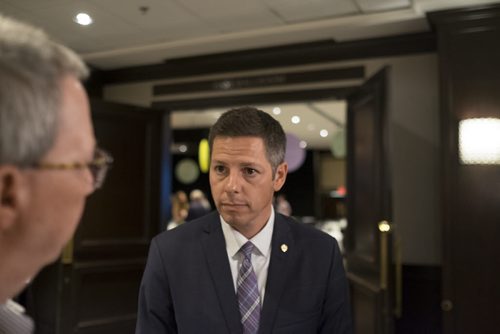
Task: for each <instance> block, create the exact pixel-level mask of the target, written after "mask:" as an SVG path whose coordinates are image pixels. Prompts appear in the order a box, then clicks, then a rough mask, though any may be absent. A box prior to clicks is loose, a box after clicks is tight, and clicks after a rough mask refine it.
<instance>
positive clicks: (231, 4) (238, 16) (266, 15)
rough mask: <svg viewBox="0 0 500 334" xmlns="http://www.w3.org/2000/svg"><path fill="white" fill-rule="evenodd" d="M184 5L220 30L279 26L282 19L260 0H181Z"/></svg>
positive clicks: (180, 2) (231, 30)
mask: <svg viewBox="0 0 500 334" xmlns="http://www.w3.org/2000/svg"><path fill="white" fill-rule="evenodd" d="M179 4H182V6H185V8H187V9H188V10H190V11H191V12H192V13H194V14H195V15H197V16H198V17H199V18H200V19H202V20H203V21H205V22H207V23H209V24H210V25H211V26H213V27H216V28H217V30H218V31H220V32H233V31H243V30H247V29H259V28H264V27H272V26H280V25H282V24H283V22H282V20H281V19H280V18H279V17H277V16H276V15H275V14H274V13H273V12H272V11H270V10H269V9H268V8H267V7H266V6H264V4H262V3H261V2H260V1H248V0H216V1H206V0H182V1H179Z"/></svg>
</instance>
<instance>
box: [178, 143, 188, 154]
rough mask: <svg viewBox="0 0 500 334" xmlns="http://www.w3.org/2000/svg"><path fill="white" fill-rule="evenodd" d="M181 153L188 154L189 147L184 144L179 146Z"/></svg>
mask: <svg viewBox="0 0 500 334" xmlns="http://www.w3.org/2000/svg"><path fill="white" fill-rule="evenodd" d="M179 152H182V153H186V152H187V146H186V145H184V144H182V145H179Z"/></svg>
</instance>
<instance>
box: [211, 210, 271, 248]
mask: <svg viewBox="0 0 500 334" xmlns="http://www.w3.org/2000/svg"><path fill="white" fill-rule="evenodd" d="M220 222H221V227H222V233H223V234H224V239H226V248H227V252H228V254H229V256H231V257H232V258H234V257H235V256H236V254H237V253H238V251H239V250H240V248H241V246H243V245H244V244H245V243H246V242H247V241H248V239H247V238H246V237H245V236H244V235H243V234H241V233H240V232H238V231H237V230H235V229H234V228H233V227H232V226H231V225H229V224H228V223H226V221H225V220H224V218H222V216H220ZM273 229H274V208H273V207H271V215H270V216H269V219H268V221H267V223H266V225H265V226H264V228H263V229H262V230H260V232H259V233H257V234H256V235H254V237H253V238H252V239H250V241H251V242H252V244H253V245H254V246H255V248H256V249H257V250H258V251H259V252H260V254H261V255H262V256H264V257H266V258H267V257H268V256H269V254H270V252H271V239H272V237H273Z"/></svg>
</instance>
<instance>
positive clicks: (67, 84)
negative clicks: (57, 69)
mask: <svg viewBox="0 0 500 334" xmlns="http://www.w3.org/2000/svg"><path fill="white" fill-rule="evenodd" d="M61 90H62V101H61V102H62V105H61V111H60V113H59V124H58V133H57V135H56V138H55V142H54V145H53V147H52V148H51V149H50V151H49V152H47V154H46V155H45V156H44V157H43V158H42V161H41V162H50V163H68V164H70V163H75V162H82V163H84V162H89V161H91V160H92V158H93V152H94V148H95V138H94V131H93V128H92V122H91V118H90V108H89V102H88V98H87V95H86V93H85V91H84V89H83V87H82V85H81V84H80V82H79V80H77V79H76V78H74V77H71V76H67V77H65V78H64V79H63V80H62V81H61ZM24 174H25V176H26V178H25V181H26V184H25V186H26V187H25V189H26V192H25V195H26V196H25V200H24V201H22V206H21V207H20V217H19V218H20V219H19V221H20V223H21V224H22V226H23V227H24V228H25V231H24V232H25V233H24V234H23V235H24V236H25V238H24V243H23V247H26V248H29V249H30V250H31V251H32V252H33V253H32V254H37V256H39V257H40V258H39V261H40V266H42V265H44V264H46V263H48V262H51V261H53V260H55V259H56V258H57V257H58V256H59V255H60V253H61V250H62V248H63V247H64V246H65V244H66V243H67V242H68V241H69V240H70V239H71V237H72V236H73V233H74V231H75V229H76V227H77V225H78V222H79V220H80V217H81V215H82V212H83V208H84V204H85V198H86V197H87V196H88V195H89V194H90V193H91V192H92V191H93V184H92V175H91V173H90V171H89V170H88V169H87V168H84V169H70V170H43V169H27V170H26V171H25V172H24Z"/></svg>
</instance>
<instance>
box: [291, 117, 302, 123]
mask: <svg viewBox="0 0 500 334" xmlns="http://www.w3.org/2000/svg"><path fill="white" fill-rule="evenodd" d="M292 123H293V124H299V123H300V117H299V116H293V117H292Z"/></svg>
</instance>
